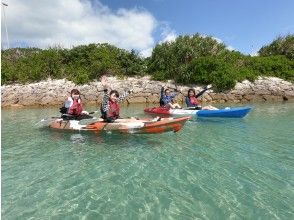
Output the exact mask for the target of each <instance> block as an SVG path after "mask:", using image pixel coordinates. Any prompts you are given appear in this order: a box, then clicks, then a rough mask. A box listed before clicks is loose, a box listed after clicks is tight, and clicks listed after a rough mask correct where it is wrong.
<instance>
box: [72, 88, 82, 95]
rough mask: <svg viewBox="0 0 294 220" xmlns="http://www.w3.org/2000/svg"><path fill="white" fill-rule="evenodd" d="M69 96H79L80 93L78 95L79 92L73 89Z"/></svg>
mask: <svg viewBox="0 0 294 220" xmlns="http://www.w3.org/2000/svg"><path fill="white" fill-rule="evenodd" d="M70 94H71V95H72V94H75V95H80V94H81V93H80V91H79V90H77V89H73V90H71V91H70Z"/></svg>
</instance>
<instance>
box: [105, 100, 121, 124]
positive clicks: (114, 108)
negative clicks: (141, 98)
mask: <svg viewBox="0 0 294 220" xmlns="http://www.w3.org/2000/svg"><path fill="white" fill-rule="evenodd" d="M107 117H108V118H115V119H117V118H119V105H118V103H117V102H112V101H111V100H109V110H108V111H107Z"/></svg>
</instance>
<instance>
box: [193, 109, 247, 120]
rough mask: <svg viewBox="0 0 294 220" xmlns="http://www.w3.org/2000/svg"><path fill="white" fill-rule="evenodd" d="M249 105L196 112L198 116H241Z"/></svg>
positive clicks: (245, 112)
mask: <svg viewBox="0 0 294 220" xmlns="http://www.w3.org/2000/svg"><path fill="white" fill-rule="evenodd" d="M250 110H251V107H248V106H246V107H236V108H224V109H217V110H199V111H197V112H196V115H197V116H198V117H221V118H243V117H245V116H246V115H247V114H248V112H250Z"/></svg>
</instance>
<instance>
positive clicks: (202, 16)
mask: <svg viewBox="0 0 294 220" xmlns="http://www.w3.org/2000/svg"><path fill="white" fill-rule="evenodd" d="M101 2H102V3H104V4H107V5H108V6H109V7H110V8H112V9H113V10H117V9H119V8H122V7H124V8H133V7H138V8H143V9H145V10H148V11H149V12H150V13H152V14H153V15H154V16H155V18H156V19H157V20H159V21H162V22H167V23H168V25H169V27H170V28H171V29H173V30H175V32H176V34H177V35H183V34H194V33H196V32H199V33H201V34H206V35H212V36H214V37H217V38H219V39H221V40H222V41H224V43H225V44H226V45H228V46H232V47H233V48H235V49H236V50H238V51H240V52H242V53H254V52H256V51H257V50H258V49H260V48H261V47H262V46H263V45H265V44H269V43H271V42H272V41H273V40H274V39H275V38H276V37H277V36H279V35H285V34H289V33H291V34H293V33H294V0H181V1H179V0H137V1H135V0H123V1H122V0H110V1H109V0H102V1H101ZM158 34H159V33H158V32H157V33H155V38H156V40H157V41H159V40H160V36H158Z"/></svg>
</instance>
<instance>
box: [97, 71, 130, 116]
mask: <svg viewBox="0 0 294 220" xmlns="http://www.w3.org/2000/svg"><path fill="white" fill-rule="evenodd" d="M101 83H102V86H103V88H104V90H103V91H104V96H103V99H102V103H101V108H100V110H101V118H103V119H104V121H106V122H114V121H115V120H116V119H118V118H120V115H119V111H120V107H119V104H118V103H119V102H122V101H123V100H124V99H126V98H127V97H128V95H129V94H130V93H131V92H132V90H129V91H126V92H125V93H124V94H123V95H121V96H120V95H119V93H118V91H116V90H111V91H110V93H109V94H108V89H107V85H108V83H107V81H106V77H105V76H103V77H102V79H101Z"/></svg>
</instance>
